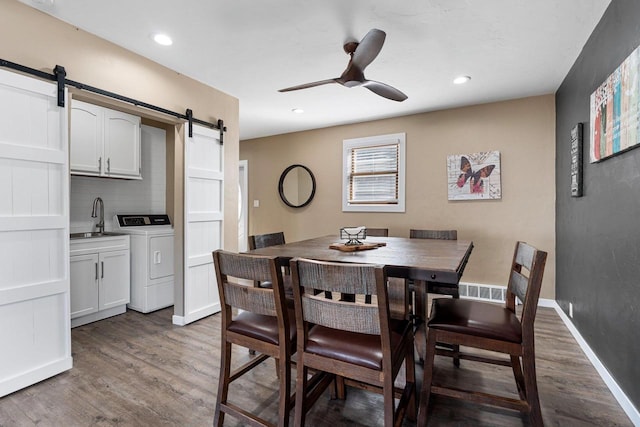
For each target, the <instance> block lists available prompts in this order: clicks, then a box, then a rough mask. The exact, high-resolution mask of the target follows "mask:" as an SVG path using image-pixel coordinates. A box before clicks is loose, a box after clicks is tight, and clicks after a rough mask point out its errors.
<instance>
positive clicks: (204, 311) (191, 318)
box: [172, 302, 222, 326]
mask: <svg viewBox="0 0 640 427" xmlns="http://www.w3.org/2000/svg"><path fill="white" fill-rule="evenodd" d="M220 310H222V308H221V306H220V303H219V302H216V303H214V304H211V305H208V306H205V307H202V308H199V309H198V310H194V311H192V312H191V313H188V314H187V315H186V316H176V315H174V316H173V318H172V322H173V324H174V325H178V326H185V325H187V324H189V323H191V322H195V321H196V320H200V319H202V318H204V317H207V316H211V315H212V314H215V313H218V312H219V311H220Z"/></svg>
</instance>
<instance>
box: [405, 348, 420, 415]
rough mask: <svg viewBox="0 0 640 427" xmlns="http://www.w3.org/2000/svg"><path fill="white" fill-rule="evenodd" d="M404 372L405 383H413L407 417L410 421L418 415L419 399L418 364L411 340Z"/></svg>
mask: <svg viewBox="0 0 640 427" xmlns="http://www.w3.org/2000/svg"><path fill="white" fill-rule="evenodd" d="M404 365H405V366H404V369H405V370H404V372H405V377H404V381H405V384H408V383H411V384H413V385H412V390H411V399H410V400H409V403H408V405H409V406H408V407H407V418H408V419H409V420H410V421H415V420H416V416H417V415H418V408H417V401H416V365H415V359H414V357H413V344H412V343H411V342H409V343H407V349H406V356H405V358H404Z"/></svg>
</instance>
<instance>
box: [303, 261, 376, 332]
mask: <svg viewBox="0 0 640 427" xmlns="http://www.w3.org/2000/svg"><path fill="white" fill-rule="evenodd" d="M291 268H292V274H293V280H294V284H295V285H294V293H296V292H297V293H298V295H299V297H298V296H296V302H298V298H300V299H299V301H300V303H299V304H301V306H302V319H303V320H304V321H305V322H310V323H313V324H317V325H322V326H326V327H329V328H333V329H340V330H346V331H351V332H358V333H365V334H375V335H380V334H381V327H380V321H381V310H380V308H379V306H378V304H379V303H380V304H386V301H387V293H386V292H387V290H386V285H385V283H386V274H385V272H384V268H383V267H382V266H376V265H371V264H341V263H331V262H323V261H314V260H306V259H300V258H298V259H294V260H292V261H291ZM294 269H295V270H294ZM381 292H382V293H383V295H380V293H381ZM337 294H351V295H356V297H355V298H354V300H353V301H348V300H343V299H331V298H329V297H328V295H337ZM360 295H365V296H368V297H366V298H364V299H363V298H358V296H360ZM296 309H297V308H296ZM385 310H387V311H388V308H385Z"/></svg>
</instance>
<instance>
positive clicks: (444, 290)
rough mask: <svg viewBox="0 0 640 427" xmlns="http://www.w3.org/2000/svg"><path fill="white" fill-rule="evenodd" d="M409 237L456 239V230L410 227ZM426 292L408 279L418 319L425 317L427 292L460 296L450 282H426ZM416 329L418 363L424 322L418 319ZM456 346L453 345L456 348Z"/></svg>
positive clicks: (455, 363)
mask: <svg viewBox="0 0 640 427" xmlns="http://www.w3.org/2000/svg"><path fill="white" fill-rule="evenodd" d="M409 238H410V239H435V240H458V230H419V229H413V228H412V229H410V230H409ZM426 288H427V289H426V291H427V292H426V293H425V292H424V288H416V286H415V285H414V283H413V281H409V292H410V294H411V296H413V300H414V302H415V306H414V309H413V314H414V316H416V317H417V318H418V319H420V320H422V321H424V320H426V318H427V311H426V308H427V294H439V295H450V296H451V297H453V298H460V292H459V290H458V285H452V284H450V283H440V282H430V281H429V282H426ZM417 323H418V329H417V331H416V335H417V338H416V348H417V350H418V357H419V360H420V363H422V362H423V360H424V355H425V338H426V337H425V330H424V324H423V323H422V322H421V321H418V322H417ZM457 348H458V347H457V346H456V347H454V349H457ZM453 363H454V365H456V366H460V359H459V358H457V357H454V359H453Z"/></svg>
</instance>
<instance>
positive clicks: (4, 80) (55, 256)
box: [0, 70, 72, 396]
mask: <svg viewBox="0 0 640 427" xmlns="http://www.w3.org/2000/svg"><path fill="white" fill-rule="evenodd" d="M65 96H66V93H65ZM67 121H68V116H67V108H62V107H58V105H57V86H56V85H54V84H51V83H46V82H43V81H40V80H36V79H33V78H30V77H25V76H22V75H19V74H15V73H11V72H8V71H4V70H0V349H1V350H0V396H5V395H7V394H9V393H12V392H14V391H16V390H19V389H21V388H24V387H27V386H29V385H31V384H34V383H36V382H38V381H41V380H43V379H46V378H49V377H51V376H53V375H56V374H58V373H60V372H62V371H65V370H67V369H71V365H72V359H71V322H70V315H69V166H68V163H69V160H68V154H67V153H68V137H67Z"/></svg>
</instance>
